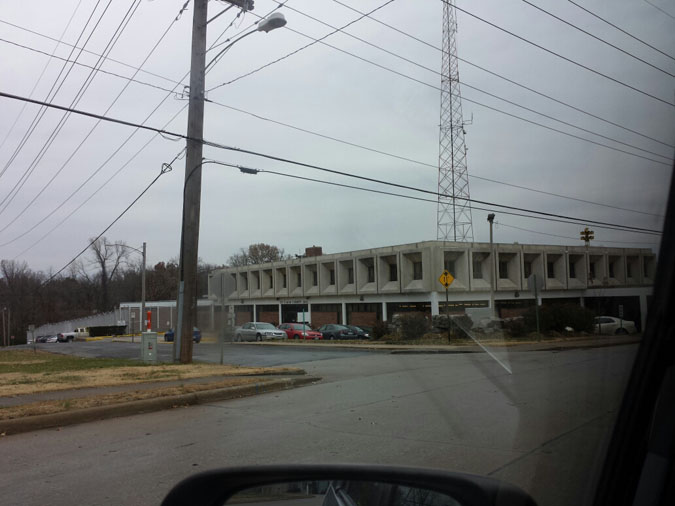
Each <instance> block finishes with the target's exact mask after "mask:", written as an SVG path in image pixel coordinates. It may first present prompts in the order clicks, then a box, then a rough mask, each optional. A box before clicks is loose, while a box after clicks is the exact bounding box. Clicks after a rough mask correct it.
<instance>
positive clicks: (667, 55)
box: [567, 0, 675, 61]
mask: <svg viewBox="0 0 675 506" xmlns="http://www.w3.org/2000/svg"><path fill="white" fill-rule="evenodd" d="M567 1H568V2H569V3H571V4H572V5H576V6H577V7H578V8H579V9H581V10H582V11H585V12H587V13H588V14H590V15H591V16H593V17H594V18H596V19H599V20H600V21H602V22H603V23H606V24H608V25H609V26H611V27H612V28H615V29H617V30H619V31H620V32H621V33H623V34H625V35H628V36H629V37H630V38H631V39H634V40H637V41H638V42H641V43H642V44H644V45H645V46H647V47H649V48H651V49H653V50H654V51H656V52H657V53H661V54H662V55H663V56H666V57H668V58H670V59H671V60H673V61H675V58H673V57H672V56H670V55H669V54H668V53H666V52H664V51H661V50H660V49H659V48H658V47H654V46H652V45H651V44H649V43H648V42H645V41H644V40H642V39H640V38H638V37H636V36H635V35H633V34H632V33H629V32H627V31H626V30H624V29H623V28H621V27H619V26H617V25H615V24H614V23H612V22H610V21H607V20H606V19H605V18H603V17H602V16H599V15H598V14H596V13H594V12H592V11H590V10H589V9H587V8H586V7H584V6H583V5H579V4H578V3H576V2H574V1H573V0H567Z"/></svg>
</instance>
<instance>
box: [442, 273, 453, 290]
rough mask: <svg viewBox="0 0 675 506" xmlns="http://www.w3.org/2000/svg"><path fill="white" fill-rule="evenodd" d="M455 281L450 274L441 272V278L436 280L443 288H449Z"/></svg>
mask: <svg viewBox="0 0 675 506" xmlns="http://www.w3.org/2000/svg"><path fill="white" fill-rule="evenodd" d="M454 280H455V278H454V277H453V276H452V274H450V273H449V272H448V271H443V274H441V277H440V278H438V281H439V282H440V283H441V284H442V285H443V286H444V287H445V288H447V287H449V286H450V285H451V284H452V282H453V281H454Z"/></svg>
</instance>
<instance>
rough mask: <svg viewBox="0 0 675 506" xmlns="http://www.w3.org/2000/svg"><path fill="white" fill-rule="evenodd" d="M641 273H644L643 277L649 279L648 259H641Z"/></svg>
mask: <svg viewBox="0 0 675 506" xmlns="http://www.w3.org/2000/svg"><path fill="white" fill-rule="evenodd" d="M642 272H644V274H645V277H647V278H648V277H649V257H642Z"/></svg>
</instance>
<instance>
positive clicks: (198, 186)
mask: <svg viewBox="0 0 675 506" xmlns="http://www.w3.org/2000/svg"><path fill="white" fill-rule="evenodd" d="M192 6H193V9H194V15H193V18H192V58H191V63H190V101H189V105H188V107H189V109H188V128H187V135H188V141H187V150H186V156H185V180H184V181H185V182H184V184H185V188H184V192H183V227H182V231H181V239H180V244H181V248H180V264H179V272H180V276H179V281H178V325H176V334H175V336H174V359H175V360H177V361H179V362H180V363H182V364H189V363H190V362H192V327H194V325H195V322H196V319H197V318H196V317H197V311H196V309H197V260H198V254H199V253H198V247H199V213H200V207H201V193H202V168H201V163H202V147H203V142H202V140H203V138H204V73H205V71H204V68H205V65H206V22H207V12H208V9H207V6H208V0H194V1H193V3H192Z"/></svg>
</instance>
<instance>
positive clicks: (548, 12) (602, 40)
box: [521, 0, 675, 77]
mask: <svg viewBox="0 0 675 506" xmlns="http://www.w3.org/2000/svg"><path fill="white" fill-rule="evenodd" d="M521 2H523V3H525V4H527V5H529V6H530V7H532V8H534V9H537V10H538V11H540V12H543V13H544V14H546V15H547V16H550V17H552V18H553V19H556V20H558V21H560V22H561V23H564V24H566V25H567V26H570V27H572V28H574V29H575V30H578V31H580V32H581V33H584V34H586V35H588V36H589V37H592V38H593V39H595V40H598V41H600V42H602V43H603V44H606V45H607V46H609V47H611V48H614V49H616V50H617V51H619V52H621V53H623V54H625V55H627V56H630V57H631V58H633V59H635V60H637V61H639V62H642V63H644V64H645V65H648V66H650V67H652V68H653V69H656V70H658V71H659V72H663V73H664V74H666V75H668V76H670V77H675V74H672V73H670V72H668V71H667V70H663V69H662V68H661V67H658V66H657V65H654V64H653V63H650V62H648V61H647V60H644V59H642V58H640V57H639V56H636V55H634V54H633V53H630V52H628V51H626V50H624V49H622V48H620V47H619V46H617V45H615V44H612V43H611V42H608V41H606V40H605V39H602V38H600V37H598V36H597V35H595V34H593V33H591V32H589V31H587V30H584V29H583V28H581V27H579V26H577V25H575V24H574V23H571V22H569V21H567V20H566V19H563V18H561V17H560V16H556V15H555V14H553V13H552V12H550V11H547V10H546V9H544V8H543V7H539V6H538V5H535V4H533V3H532V2H530V1H529V0H521Z"/></svg>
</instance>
